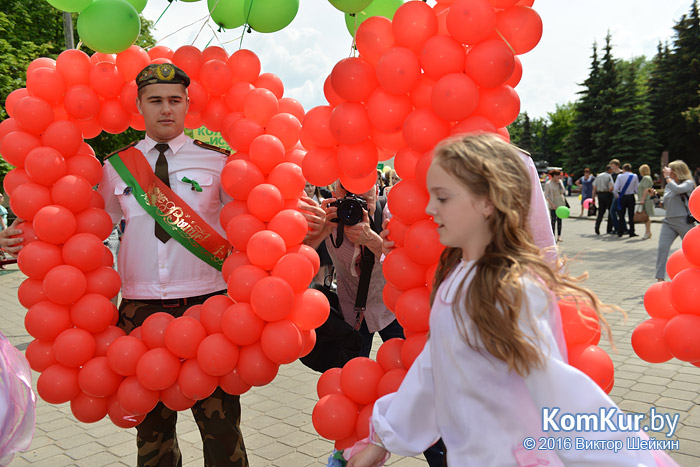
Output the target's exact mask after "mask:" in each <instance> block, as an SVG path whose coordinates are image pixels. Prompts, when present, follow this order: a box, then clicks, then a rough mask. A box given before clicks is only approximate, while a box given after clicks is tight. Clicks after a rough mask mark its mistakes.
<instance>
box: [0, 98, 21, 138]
mask: <svg viewBox="0 0 700 467" xmlns="http://www.w3.org/2000/svg"><path fill="white" fill-rule="evenodd" d="M5 102H7V101H5ZM13 131H22V130H21V129H20V128H19V126H18V125H17V122H15V119H14V118H6V119H5V120H3V121H2V122H0V141H2V139H3V138H4V137H5V135H7V134H8V133H12V132H13Z"/></svg>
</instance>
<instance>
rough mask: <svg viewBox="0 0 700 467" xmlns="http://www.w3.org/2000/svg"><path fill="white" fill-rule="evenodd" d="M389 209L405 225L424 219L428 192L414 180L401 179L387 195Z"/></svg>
mask: <svg viewBox="0 0 700 467" xmlns="http://www.w3.org/2000/svg"><path fill="white" fill-rule="evenodd" d="M388 201H389V210H390V211H391V213H392V214H393V215H394V216H396V217H398V220H400V221H401V222H403V223H404V224H406V225H410V224H413V223H414V222H418V221H419V220H422V219H425V218H426V217H427V214H426V213H425V207H426V206H427V205H428V194H427V193H426V192H425V190H423V189H422V188H421V187H420V185H419V183H418V182H417V181H415V180H403V181H401V182H400V183H398V184H397V185H395V186H394V187H392V189H391V191H390V192H389V195H388Z"/></svg>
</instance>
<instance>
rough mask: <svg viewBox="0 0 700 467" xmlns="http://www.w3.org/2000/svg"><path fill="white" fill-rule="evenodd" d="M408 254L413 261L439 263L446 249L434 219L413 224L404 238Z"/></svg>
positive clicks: (429, 263)
mask: <svg viewBox="0 0 700 467" xmlns="http://www.w3.org/2000/svg"><path fill="white" fill-rule="evenodd" d="M403 240H404V241H403V244H404V248H405V249H406V254H407V255H408V257H409V258H411V259H412V260H413V261H415V262H417V263H420V264H425V265H431V264H434V263H437V261H438V260H439V259H440V254H441V253H442V251H443V250H444V249H445V247H444V246H443V245H441V244H440V236H439V234H438V233H437V226H436V224H435V223H434V222H433V221H430V220H422V221H418V222H416V223H414V224H412V225H411V227H409V228H408V230H407V231H406V234H405V237H404V239H403Z"/></svg>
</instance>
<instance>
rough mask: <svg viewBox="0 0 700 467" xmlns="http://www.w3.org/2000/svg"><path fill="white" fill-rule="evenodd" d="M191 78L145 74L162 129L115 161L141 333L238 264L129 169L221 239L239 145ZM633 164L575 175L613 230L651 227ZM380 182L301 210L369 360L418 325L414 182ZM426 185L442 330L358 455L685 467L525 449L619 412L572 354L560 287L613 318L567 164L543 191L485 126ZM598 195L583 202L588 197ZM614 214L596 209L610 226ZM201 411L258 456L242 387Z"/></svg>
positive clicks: (199, 406) (143, 433)
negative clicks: (225, 145)
mask: <svg viewBox="0 0 700 467" xmlns="http://www.w3.org/2000/svg"><path fill="white" fill-rule="evenodd" d="M189 83H190V80H189V77H188V76H187V75H186V74H185V73H184V72H183V71H182V70H180V69H179V68H177V67H175V66H174V65H171V64H154V65H149V66H148V67H146V68H145V69H144V70H142V71H141V72H140V73H139V74H138V75H137V77H136V84H137V88H138V94H137V99H136V104H137V108H138V109H139V112H140V113H141V114H142V115H143V117H144V121H145V128H146V135H145V137H144V139H143V140H141V141H139V142H137V143H135V144H133V145H131V146H130V147H128V148H123V149H122V150H119V151H117V152H116V153H115V154H114V155H112V156H110V157H108V158H107V159H106V163H105V166H104V172H103V178H102V181H101V183H100V186H99V193H100V194H101V195H102V197H103V198H104V200H105V210H106V211H107V213H108V214H109V215H110V217H111V218H112V221H113V223H114V224H115V225H116V224H118V223H119V222H120V221H121V220H122V219H124V220H125V221H126V226H127V227H126V229H125V230H124V234H123V237H122V240H121V246H120V251H119V258H118V266H119V274H120V277H121V280H122V300H121V303H120V305H119V321H118V326H119V327H121V328H122V329H124V330H125V331H126V332H129V331H131V330H132V329H134V328H135V327H137V326H139V325H141V324H142V323H143V322H144V320H145V319H146V318H147V317H149V316H151V315H153V314H154V313H158V312H165V313H168V314H171V315H172V316H175V317H177V316H182V314H183V313H184V312H185V311H186V310H187V309H188V308H189V307H190V306H192V305H196V304H201V303H203V302H204V301H205V300H206V299H208V298H210V297H212V296H216V295H219V294H225V293H226V282H225V281H224V280H223V277H222V274H221V272H220V271H218V270H217V269H216V268H214V267H212V266H210V265H209V264H207V263H205V262H204V261H203V260H202V259H201V258H200V257H199V256H198V255H197V254H196V253H193V252H191V251H189V250H186V249H185V248H184V247H183V245H181V244H180V243H179V241H177V240H176V239H175V233H174V232H173V231H172V230H174V229H175V228H174V227H173V228H171V230H166V229H165V228H164V226H163V225H161V223H159V222H157V221H156V220H155V217H156V216H157V214H149V213H148V212H147V211H146V210H145V208H143V206H142V205H140V204H139V201H138V200H137V199H136V198H137V197H136V196H135V194H134V193H132V191H131V190H130V189H129V185H128V183H126V181H125V176H126V175H125V173H124V166H126V167H127V171H128V169H129V168H128V164H127V163H126V162H127V161H128V160H131V159H133V160H135V161H136V162H138V161H143V163H144V164H147V165H148V166H149V167H150V170H151V171H152V172H153V173H152V174H150V175H152V177H153V182H154V183H156V184H157V185H158V186H160V187H161V188H160V190H161V192H162V193H163V195H164V196H166V197H167V196H170V195H169V193H171V192H172V193H175V194H177V195H178V196H179V198H181V199H182V200H183V201H184V203H185V204H186V205H184V206H183V207H184V208H185V209H188V210H191V211H192V212H194V213H196V214H197V215H199V216H200V217H201V218H202V219H203V220H204V221H205V223H206V224H208V225H209V226H212V228H213V229H214V230H216V231H218V233H222V232H221V230H222V229H221V228H220V226H219V222H218V217H219V213H220V211H221V209H222V207H223V205H224V204H225V203H226V202H228V201H230V200H231V198H230V197H229V196H228V195H227V194H226V193H225V192H224V190H223V189H222V187H221V180H220V174H221V170H222V168H223V166H224V164H225V162H226V152H225V151H222V150H219V149H217V148H215V147H212V146H208V145H205V144H200V143H198V142H195V141H193V140H192V139H190V138H189V137H187V136H186V135H185V134H184V132H183V130H184V120H185V116H186V114H187V110H188V106H189V98H188V94H187V87H188V85H189ZM119 161H121V162H119ZM136 162H135V163H136ZM619 169H620V164H619V162H618V161H616V160H613V161H611V163H610V167H609V169H608V170H606V173H605V174H607V175H608V177H605V176H602V177H601V176H600V175H599V177H594V176H593V175H591V174H590V170H588V171H586V172H585V173H584V176H582V177H581V178H580V179H579V180H577V182H576V183H577V185H579V186H581V189H582V191H583V192H584V193H585V194H588V195H590V196H589V197H590V198H592V197H593V196H596V195H597V196H598V197H599V204H600V205H601V208H602V204H603V200H606V203H607V209H608V211H609V212H610V213H611V215H610V216H609V219H608V228H609V231H611V232H615V233H616V234H617V235H618V236H622V235H623V234H625V233H629V236H630V237H634V236H636V234H635V230H634V219H633V215H634V210H635V205H636V198H635V193H637V192H638V190H643V191H642V199H641V200H640V201H641V202H642V203H647V201H650V200H651V191H652V188H651V187H647V188H640V186H641V187H645V186H647V185H648V182H647V181H645V180H642V182H641V183H640V181H639V180H638V179H637V177H636V176H635V175H634V174H633V173H632V172H631V167H630V166H629V164H624V165H623V166H622V171H620V170H619ZM647 169H648V168H647ZM183 172H187V173H188V177H189V178H193V176H194V177H195V178H197V179H201V180H204V179H206V180H208V183H207V184H204V183H202V184H201V185H202V186H201V188H202V190H201V191H199V190H197V191H195V190H194V189H193V188H192V187H191V186H190V185H189V184H187V183H184V182H181V181H180V179H179V177H178V174H182V173H183ZM150 175H149V176H150ZM664 176H665V178H666V191H665V195H664V206H665V207H666V210H667V213H666V218H665V219H664V225H663V227H662V233H661V235H660V237H661V239H660V248H659V258H660V259H659V261H660V260H661V256H663V255H662V253H664V252H663V251H662V248H661V242H662V241H663V242H665V243H664V245H666V244H667V243H668V245H669V246H670V243H671V242H672V241H673V239H674V238H675V237H676V236H678V235H680V236H681V237H682V236H683V235H685V233H686V232H687V230H688V229H689V228H688V226H687V225H685V224H682V220H683V219H681V217H683V216H684V214H683V213H684V212H685V211H684V208H683V207H684V206H687V201H685V202H686V204H685V205H684V204H683V202H684V201H683V199H684V198H683V197H684V195H687V194H689V192H690V191H691V190H692V188H693V187H694V183H693V181H692V177H690V171H689V170H688V168H687V166H686V165H685V164H683V163H682V162H680V161H675V162H673V163H671V164H670V165H669V167H668V168H665V169H664ZM601 179H602V181H601ZM608 179H609V180H608ZM377 180H378V183H377V184H376V185H375V186H374V187H373V188H372V189H370V190H368V191H367V192H365V193H350V192H348V190H347V189H346V188H345V187H344V186H343V185H342V183H340V181H337V182H336V183H335V184H334V186H333V187H332V188H331V190H330V193H329V191H324V190H323V189H322V188H317V187H313V186H307V189H306V194H307V196H306V197H304V198H303V201H304V203H303V207H302V210H303V212H304V216H305V217H306V219H307V221H308V227H309V234H308V236H307V238H306V240H305V242H306V243H307V244H308V245H310V246H312V247H314V248H319V249H323V250H325V255H327V256H326V257H325V260H324V264H325V265H326V266H328V269H326V270H325V271H326V272H325V273H324V276H323V277H318V278H317V280H323V282H328V281H327V280H326V273H328V272H329V271H335V281H334V283H335V289H336V291H337V292H336V293H337V296H338V307H339V308H340V309H339V312H340V314H341V316H342V319H343V320H344V322H345V323H346V324H347V325H348V326H350V327H352V329H353V330H354V331H356V332H358V333H359V335H360V336H361V340H362V343H361V347H360V349H359V352H358V355H360V356H369V355H370V351H371V348H372V338H373V336H374V334H375V333H379V335H380V337H381V338H382V339H383V340H388V339H391V338H396V337H403V336H404V332H403V329H402V328H401V325H400V324H399V323H398V321H397V319H396V316H395V315H394V314H393V313H392V312H391V311H390V310H389V309H388V308H387V306H386V304H385V303H384V301H383V299H382V290H383V288H384V285H385V284H386V279H385V278H384V274H383V270H382V267H383V259H384V257H385V256H386V255H387V254H389V253H390V251H391V250H392V248H393V247H394V245H393V243H392V242H391V241H389V238H388V234H389V232H388V231H387V229H386V225H387V224H386V220H387V219H388V218H390V217H391V212H390V211H389V209H388V206H387V204H386V203H385V199H386V194H387V193H388V192H389V191H390V190H391V187H392V186H393V185H394V183H396V181H397V180H398V178H397V177H396V174H395V172H393V171H389V172H388V173H387V174H384V173H383V172H378V174H377ZM427 188H428V192H429V195H430V198H429V203H428V205H427V207H426V213H427V214H428V215H429V216H431V217H432V219H433V221H434V222H435V223H436V224H437V232H438V234H439V237H440V242H441V243H442V244H443V245H445V246H446V249H445V251H444V252H443V254H442V256H441V258H440V262H439V264H438V267H437V271H436V276H435V279H434V284H433V285H434V289H433V296H432V297H431V302H432V310H431V313H430V337H429V339H428V341H427V343H426V345H425V348H424V349H423V351H422V352H421V353H420V355H419V356H418V358H417V360H416V362H415V363H414V364H413V365H412V366H411V368H410V370H409V371H408V373H407V375H406V377H405V380H404V382H403V383H402V385H401V387H400V389H399V390H398V392H396V393H393V394H389V395H386V396H384V397H382V398H380V399H379V400H378V401H377V402H376V404H375V406H374V411H373V413H372V416H371V420H370V437H369V438H368V440H366V442H365V443H364V444H363V443H358V445H356V446H355V447H353V448H352V449H350V450H348V452H347V453H346V454H347V455H348V457H351V458H350V463H349V465H350V466H351V467H361V466H374V465H380V463H381V462H383V460H385V459H386V457H387V454H388V452H396V453H400V454H403V455H418V454H420V453H424V455H425V457H426V459H427V460H428V463H429V465H431V466H432V467H437V466H442V465H446V464H449V465H453V466H457V465H465V464H468V465H496V464H498V465H514V464H517V465H563V464H578V463H585V462H588V463H591V464H596V465H648V466H651V465H674V464H673V462H672V461H671V460H670V459H667V458H665V457H664V455H663V454H662V453H656V452H654V451H632V450H629V449H622V450H620V451H618V452H613V451H610V450H599V451H595V450H594V451H586V450H572V449H559V450H556V451H541V452H539V451H527V450H525V449H524V448H523V446H522V443H523V439H526V438H527V437H528V436H533V437H535V439H537V438H538V437H539V436H540V435H541V428H540V426H541V420H540V416H541V409H542V407H544V406H557V407H561V408H562V410H563V411H564V412H567V413H593V412H597V411H598V410H601V408H604V407H607V408H614V407H615V404H614V403H613V402H612V400H611V399H610V398H609V397H608V396H607V395H606V394H605V393H604V392H603V391H602V390H601V389H600V388H599V387H598V386H597V385H596V384H595V383H594V382H593V380H591V379H590V378H588V377H587V376H585V375H584V374H583V373H581V372H580V371H578V370H576V369H575V368H573V367H571V366H569V365H568V364H567V357H566V349H565V344H564V338H563V332H562V328H561V322H560V317H559V313H558V306H557V302H556V300H555V299H554V296H555V295H572V296H575V297H579V298H580V299H582V300H584V301H586V302H587V303H588V304H589V305H590V306H591V307H592V308H593V309H594V310H595V312H596V314H597V316H598V319H599V320H600V321H601V322H602V323H603V324H605V322H604V320H603V319H602V316H601V314H600V312H601V310H602V309H603V308H604V305H603V304H602V303H600V301H599V300H598V299H597V298H596V296H595V295H594V294H593V293H592V292H591V291H589V290H588V289H585V288H583V287H582V286H581V285H579V284H578V283H577V281H576V280H574V279H572V278H571V277H569V276H568V275H566V273H564V272H562V269H561V268H560V266H561V264H560V262H559V261H558V259H557V256H556V251H555V240H554V235H555V230H556V237H557V240H559V241H561V228H562V223H561V217H558V216H556V210H557V208H558V207H560V206H563V205H566V204H567V202H566V197H565V194H566V190H565V188H564V186H563V184H562V182H561V172H559V171H556V172H552V173H551V179H550V180H549V181H548V182H547V184H546V185H545V189H544V192H543V191H542V190H541V188H540V184H539V178H538V175H537V171H536V169H535V166H534V163H533V162H532V160H531V158H530V157H529V156H528V155H527V154H525V153H523V152H521V151H519V150H518V149H517V148H515V147H514V146H511V145H509V144H507V143H505V142H504V141H502V140H501V139H500V138H498V137H496V136H493V135H471V136H465V137H461V138H455V139H452V140H448V141H446V142H443V143H442V144H441V145H439V146H438V148H436V150H435V158H434V160H433V162H432V164H431V165H430V168H429V170H428V173H427ZM606 193H608V195H606ZM647 195H648V196H647ZM647 198H649V200H648V199H647ZM586 199H589V198H586V197H583V196H582V200H581V202H582V206H584V205H585V201H586ZM341 202H342V203H346V205H349V204H347V203H350V202H354V203H356V206H355V207H354V208H352V209H355V211H354V212H356V213H360V214H359V217H357V218H353V219H350V218H348V217H346V216H345V214H343V213H342V212H341V208H340V205H341V204H342V203H341ZM357 206H359V210H358V208H357ZM643 206H644V209H646V204H643ZM548 208H549V209H548ZM548 210H549V214H550V215H549V216H548V212H547V211H548ZM600 211H603V209H600ZM600 211H599V212H600ZM624 213H626V214H627V216H628V218H629V222H628V223H627V224H626V223H625V220H624ZM582 214H583V207H582V210H581V215H582ZM152 216H153V217H152ZM601 216H602V214H599V218H598V219H596V231H597V230H598V228H599V226H600V221H601V220H602V217H601ZM548 217H549V219H547V218H548ZM684 219H685V218H684ZM18 221H19V220H15V222H14V223H13V225H12V226H10V227H9V228H7V229H4V230H2V231H1V232H0V245H2V246H3V247H4V248H5V249H6V250H7V251H8V252H9V253H11V254H13V255H17V253H18V252H19V251H20V249H21V248H22V238H21V234H22V232H21V231H19V230H18V229H17V228H16V227H17V223H18ZM323 250H322V251H323ZM323 254H324V253H323V252H321V256H323ZM665 254H666V255H667V254H668V248H666V251H665ZM664 262H665V258H664ZM657 268H658V263H657ZM330 275H331V274H328V276H330ZM192 412H193V415H194V418H195V420H196V422H197V426H198V428H199V430H200V434H201V438H202V444H203V452H204V464H205V465H206V466H214V465H227V466H234V467H235V466H247V465H248V456H247V453H246V447H245V443H244V441H243V433H242V432H241V429H240V418H241V405H240V397H239V396H233V395H230V394H227V393H225V392H224V391H222V390H221V389H220V388H218V389H217V390H216V391H215V392H214V393H213V394H212V395H211V396H209V397H208V398H206V399H203V400H201V401H198V402H197V403H196V404H195V406H194V407H193V408H192ZM176 421H177V412H175V411H172V410H170V409H168V408H167V407H165V406H164V405H163V404H162V403H159V404H158V405H157V406H156V408H155V409H153V410H152V411H151V412H150V413H149V414H148V415H147V416H146V418H145V420H144V421H143V422H142V423H141V424H139V425H138V426H137V427H136V431H137V436H136V441H137V442H136V444H137V465H139V466H155V465H158V466H177V465H181V463H182V455H181V453H180V450H179V447H178V442H177V436H176ZM477 432H478V435H479V436H475V433H477ZM570 435H571V436H580V437H583V438H586V439H588V440H600V439H604V440H607V441H609V440H611V439H618V438H619V439H623V438H626V437H627V436H629V433H617V432H610V431H600V432H593V431H575V432H574V433H570ZM623 435H624V436H623ZM485 447H486V449H485Z"/></svg>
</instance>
